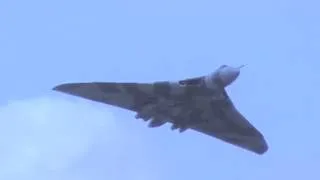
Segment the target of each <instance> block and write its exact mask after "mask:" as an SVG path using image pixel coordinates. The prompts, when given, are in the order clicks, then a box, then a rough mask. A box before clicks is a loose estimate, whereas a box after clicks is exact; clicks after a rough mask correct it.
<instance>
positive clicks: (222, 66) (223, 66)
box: [219, 64, 227, 69]
mask: <svg viewBox="0 0 320 180" xmlns="http://www.w3.org/2000/svg"><path fill="white" fill-rule="evenodd" d="M225 67H227V65H225V64H224V65H221V66H220V68H219V69H222V68H225Z"/></svg>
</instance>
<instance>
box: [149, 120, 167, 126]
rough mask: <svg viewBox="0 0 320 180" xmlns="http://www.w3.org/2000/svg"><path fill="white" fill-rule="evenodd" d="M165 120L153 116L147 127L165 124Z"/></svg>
mask: <svg viewBox="0 0 320 180" xmlns="http://www.w3.org/2000/svg"><path fill="white" fill-rule="evenodd" d="M165 123H166V121H164V120H161V119H158V118H153V119H152V120H151V121H150V122H149V125H148V126H149V127H151V128H153V127H159V126H162V125H163V124H165Z"/></svg>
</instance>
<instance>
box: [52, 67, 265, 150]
mask: <svg viewBox="0 0 320 180" xmlns="http://www.w3.org/2000/svg"><path fill="white" fill-rule="evenodd" d="M242 67H243V66H240V67H237V68H234V67H231V66H227V65H222V66H220V67H219V68H218V69H217V70H216V71H214V72H213V73H210V74H209V75H206V76H200V77H194V78H189V79H183V80H178V81H156V82H152V83H129V82H122V83H121V82H86V83H66V84H61V85H58V86H56V87H54V88H53V90H55V91H60V92H64V93H67V94H71V95H74V96H79V97H82V98H85V99H89V100H93V101H97V102H100V103H105V104H109V105H113V106H116V107H120V108H124V109H127V110H131V111H134V112H136V113H137V114H136V116H135V117H136V118H137V119H142V120H144V121H149V127H159V126H161V125H163V124H165V123H171V124H172V126H171V129H172V130H175V129H177V130H178V131H179V132H184V131H185V130H187V129H193V130H196V131H198V132H202V133H204V134H207V135H209V136H212V137H215V138H218V139H220V140H223V141H225V142H227V143H230V144H233V145H235V146H238V147H241V148H244V149H246V150H249V151H252V152H255V153H257V154H260V155H261V154H264V153H265V152H266V151H267V150H268V145H267V142H266V141H265V139H264V137H263V135H262V134H261V133H260V132H259V131H258V130H257V129H256V128H255V127H254V126H253V125H252V124H250V122H249V121H248V120H247V119H246V118H245V117H244V116H243V115H242V114H241V113H240V112H239V111H238V110H237V109H236V107H235V106H234V104H233V103H232V101H231V99H230V97H229V96H228V94H227V92H226V89H225V88H226V87H227V86H228V85H230V84H231V83H232V82H234V81H235V80H236V79H237V77H238V76H239V74H240V69H241V68H242Z"/></svg>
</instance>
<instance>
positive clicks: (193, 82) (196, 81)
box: [179, 77, 203, 86]
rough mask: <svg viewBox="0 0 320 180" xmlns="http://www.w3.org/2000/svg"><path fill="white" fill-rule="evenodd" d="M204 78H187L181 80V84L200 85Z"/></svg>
mask: <svg viewBox="0 0 320 180" xmlns="http://www.w3.org/2000/svg"><path fill="white" fill-rule="evenodd" d="M202 80H203V79H202V78H201V77H199V78H192V79H185V80H181V81H179V84H180V85H191V86H197V85H200V84H201V83H202Z"/></svg>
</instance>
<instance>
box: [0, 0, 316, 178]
mask: <svg viewBox="0 0 320 180" xmlns="http://www.w3.org/2000/svg"><path fill="white" fill-rule="evenodd" d="M319 5H320V4H319V3H318V2H317V1H315V0H314V1H311V0H310V1H308V0H307V1H297V0H296V1H293V0H292V1H289V0H287V1H285V0H277V1H276V0H268V1H259V2H258V1H253V0H251V1H250V0H244V1H241V2H240V1H235V0H227V1H223V2H218V1H217V2H212V1H205V0H198V1H182V0H174V1H173V0H170V1H169V0H162V1H158V0H156V1H144V0H136V1H127V0H120V1H102V0H92V1H75V0H70V1H62V0H55V1H39V0H38V1H36V0H30V1H21V0H20V1H19V0H10V1H9V0H2V1H1V2H0V24H1V25H0V67H1V71H0V81H1V83H2V88H1V95H0V104H1V106H0V123H1V124H0V144H1V148H0V159H1V162H0V167H1V168H0V179H7V180H21V179H25V180H31V179H32V180H38V179H39V180H40V179H41V180H42V179H47V180H55V179H59V180H67V179H68V180H70V179H72V180H73V179H74V180H87V179H95V180H100V179H101V180H102V179H108V180H124V179H130V180H135V179H137V180H144V179H148V180H159V179H168V180H171V179H172V180H177V179H184V180H189V179H195V178H199V179H204V180H206V179H226V180H233V179H237V180H238V179H240V180H241V179H245V180H256V179H266V180H267V179H284V178H288V179H289V178H290V179H301V178H306V179H317V178H320V175H319V173H318V172H317V170H318V168H317V167H319V165H320V145H319V140H318V137H319V133H318V132H319V131H318V130H319V128H318V127H319V125H320V123H319V118H318V117H319V115H318V112H319V110H318V107H319V105H320V104H319V102H320V97H319V95H318V94H319V93H318V92H319V91H320V86H319V83H320V75H319V74H318V73H319V72H318V67H319V65H320V64H319V61H318V60H319V58H320V53H319V48H320V34H319V32H320V23H319V18H320V13H319V11H318V9H319V8H318V7H319ZM221 64H229V65H234V66H237V65H240V64H248V65H247V67H246V68H244V69H243V71H242V74H241V75H240V77H239V78H238V79H237V81H236V82H235V83H234V84H232V85H231V86H230V87H229V88H228V89H227V90H228V92H229V94H230V96H231V97H232V99H233V101H234V103H235V104H236V106H237V107H238V109H239V110H240V111H241V112H242V113H243V114H244V115H245V116H246V117H247V118H248V119H249V120H250V121H251V122H252V124H254V125H255V126H256V127H257V128H258V129H259V130H261V131H262V132H263V134H264V135H265V137H266V139H267V141H268V143H269V146H270V149H269V151H268V152H267V153H266V154H265V155H263V156H257V155H255V154H252V153H250V152H247V151H244V150H242V149H239V148H236V147H233V146H231V145H228V144H226V143H223V142H221V141H218V140H215V139H213V138H210V137H208V136H204V135H202V134H199V133H196V132H193V131H187V132H185V133H184V134H179V133H177V132H171V130H170V128H169V126H168V125H165V126H163V127H160V128H157V129H149V128H147V125H146V124H145V123H144V122H142V121H139V120H135V119H134V114H133V113H132V112H128V111H125V110H121V109H117V108H114V107H110V106H105V105H101V104H97V103H92V102H88V101H85V100H82V99H79V98H75V97H70V96H66V95H63V94H59V93H56V92H52V91H51V90H50V89H51V88H52V87H53V86H55V85H57V84H60V83H64V82H80V81H137V82H147V81H148V82H150V81H156V80H177V79H182V78H187V77H193V76H199V75H204V74H207V73H210V72H211V71H213V70H215V69H216V68H217V67H218V66H220V65H221Z"/></svg>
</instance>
